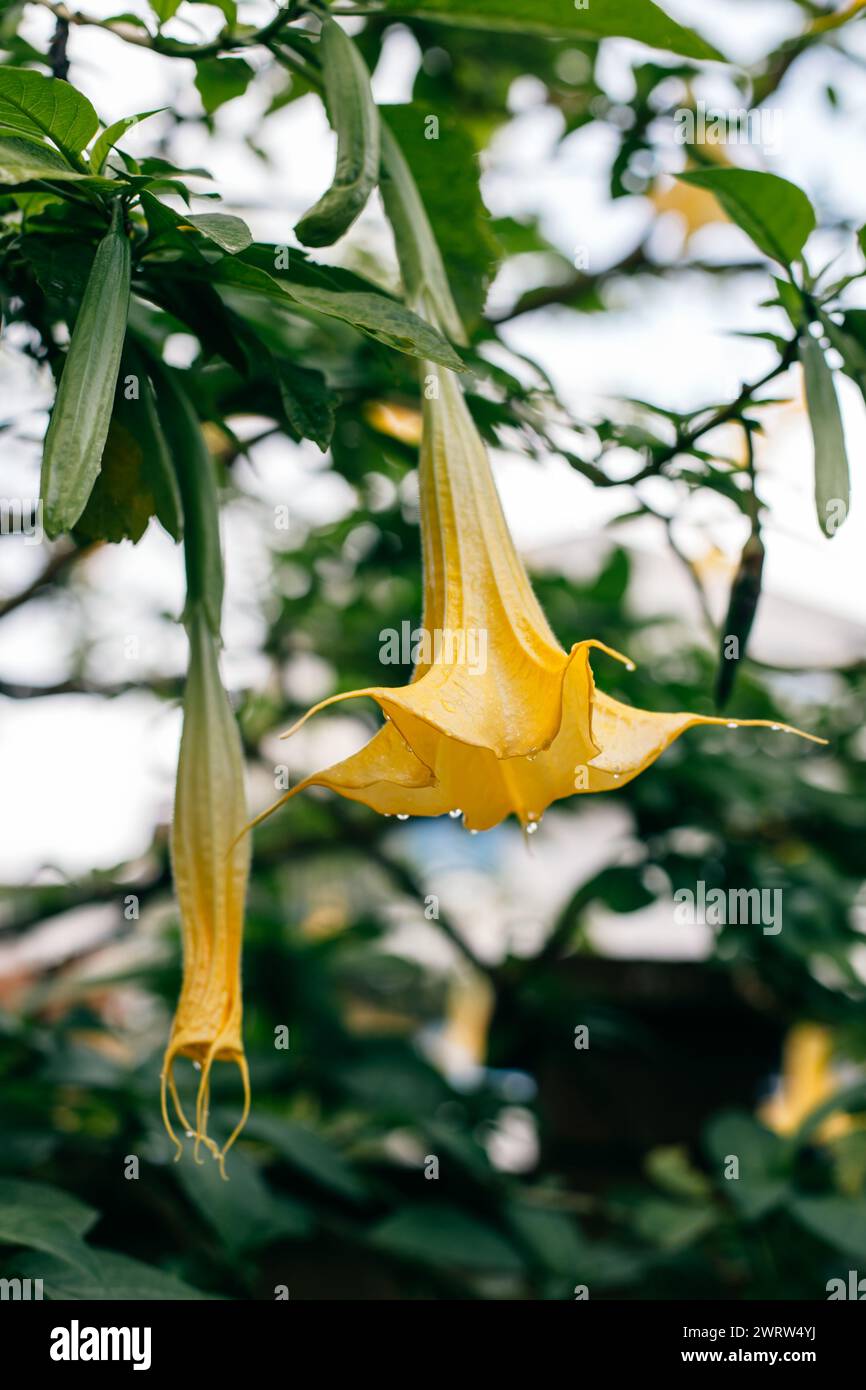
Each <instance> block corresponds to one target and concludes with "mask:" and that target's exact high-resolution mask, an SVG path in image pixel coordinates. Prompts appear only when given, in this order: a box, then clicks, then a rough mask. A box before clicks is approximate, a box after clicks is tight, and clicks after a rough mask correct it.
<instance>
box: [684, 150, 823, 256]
mask: <svg viewBox="0 0 866 1390" xmlns="http://www.w3.org/2000/svg"><path fill="white" fill-rule="evenodd" d="M677 177H678V178H679V179H680V180H681V181H682V182H683V183H690V184H693V185H694V186H695V187H696V188H706V189H708V190H709V192H710V193H713V194H715V196H716V197H717V198H718V200H719V202H720V203H721V205H722V207H723V208H724V209H725V212H726V213H727V214H728V216H729V217H730V218H731V219H732V221H734V222H736V224H737V226H738V227H740V228H741V229H742V230H743V231H744V232H745V233H746V235H747V236H749V237H751V239H752V241H753V242H754V243H755V245H756V246H757V247H758V248H759V250H761V251H763V252H764V254H765V255H766V256H769V257H770V258H771V260H774V261H780V262H781V263H782V265H790V264H791V262H792V261H796V260H798V259H799V257H800V255H801V253H802V250H803V247H804V246H805V244H806V240H807V238H808V236H809V234H810V233H811V232H812V231H814V228H815V209H814V208H813V207H812V204H811V203H810V202H809V199H808V198H807V197H806V194H805V193H804V192H803V190H802V189H801V188H798V187H797V185H796V184H795V183H789V181H788V180H787V179H781V178H779V176H778V174H764V173H761V172H760V171H759V170H756V169H696V170H694V171H693V172H692V173H689V174H678V175H677Z"/></svg>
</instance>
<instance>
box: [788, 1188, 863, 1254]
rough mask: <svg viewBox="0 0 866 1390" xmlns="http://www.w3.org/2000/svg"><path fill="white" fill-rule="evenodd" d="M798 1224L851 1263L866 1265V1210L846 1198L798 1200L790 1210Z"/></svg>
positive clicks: (806, 1198) (807, 1198) (805, 1198)
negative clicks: (842, 1254)
mask: <svg viewBox="0 0 866 1390" xmlns="http://www.w3.org/2000/svg"><path fill="white" fill-rule="evenodd" d="M788 1210H789V1211H790V1213H791V1215H792V1216H793V1218H794V1220H795V1221H798V1222H799V1223H800V1225H801V1226H804V1227H805V1228H806V1230H807V1231H811V1232H812V1234H813V1235H816V1236H818V1238H819V1239H820V1240H823V1241H825V1242H826V1244H827V1245H832V1246H834V1247H835V1248H836V1249H837V1250H841V1251H842V1252H843V1253H844V1254H846V1255H848V1256H850V1258H851V1259H852V1260H856V1261H859V1262H860V1263H861V1265H862V1264H863V1263H866V1210H864V1207H863V1203H862V1201H856V1200H851V1199H850V1198H847V1197H797V1198H795V1199H794V1201H793V1202H791V1204H790V1206H789V1207H788Z"/></svg>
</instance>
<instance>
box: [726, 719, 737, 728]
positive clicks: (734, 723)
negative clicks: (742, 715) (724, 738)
mask: <svg viewBox="0 0 866 1390" xmlns="http://www.w3.org/2000/svg"><path fill="white" fill-rule="evenodd" d="M736 727H737V721H736V719H729V720H728V728H729V729H736Z"/></svg>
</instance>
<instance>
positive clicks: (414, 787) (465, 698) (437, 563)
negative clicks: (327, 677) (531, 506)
mask: <svg viewBox="0 0 866 1390" xmlns="http://www.w3.org/2000/svg"><path fill="white" fill-rule="evenodd" d="M426 371H427V375H426V377H425V381H426V382H427V389H426V391H425V400H424V418H423V433H422V443H421V458H420V475H419V476H420V504H421V539H422V552H423V562H424V617H423V623H422V629H421V632H422V637H421V639H420V640H419V642H418V644H417V645H418V648H419V656H418V659H417V661H416V665H415V670H414V673H413V676H412V680H411V682H410V683H409V684H408V685H405V686H399V687H393V688H392V687H387V686H370V687H368V688H367V689H364V690H355V691H351V692H347V693H344V694H338V695H332V696H331V697H330V698H329V699H327V700H322V701H321V702H320V703H319V704H317V705H315V706H314V707H313V709H311V710H310V711H309V712H308V713H307V714H306V715H305V716H304V719H302V720H300V721H299V723H298V724H296V725H295V726H294V729H297V728H299V727H300V724H303V723H304V722H305V720H306V719H308V718H309V717H310V715H312V714H315V713H316V712H317V711H318V710H321V709H324V708H325V707H326V706H328V705H333V704H336V703H338V702H340V701H343V700H354V699H358V698H359V697H361V696H367V697H369V698H371V699H373V700H375V701H376V702H377V704H378V705H379V707H380V708H381V710H382V712H383V714H384V715H385V720H386V722H385V725H384V727H383V728H382V729H380V730H379V732H378V733H377V734H375V735H374V737H373V738H372V739H371V740H370V742H369V743H367V744H366V745H365V747H363V748H362V749H361V750H360V751H359V752H358V753H355V754H354V755H353V756H352V757H349V758H346V759H345V760H344V761H342V762H339V763H336V764H335V765H334V766H332V767H329V768H326V769H325V770H324V771H322V772H316V773H313V774H312V775H311V776H309V777H307V778H305V779H304V780H303V781H302V782H300V783H299V784H298V786H296V787H294V788H292V789H291V790H290V791H289V792H287V793H286V795H285V796H284V797H282V798H281V800H280V801H279V802H277V803H276V805H275V806H273V807H271V808H270V809H269V810H268V811H265V812H264V813H263V815H261V816H259V817H258V818H257V820H256V821H254V822H253V824H254V825H255V824H257V823H258V822H259V821H261V820H263V819H264V818H265V816H267V815H270V814H271V811H273V810H275V809H276V807H277V806H279V805H282V804H283V802H285V801H286V800H288V799H289V797H291V796H294V795H295V794H296V793H297V792H299V791H302V790H303V789H304V788H305V787H309V786H323V787H330V788H332V789H333V790H334V791H337V792H339V793H340V794H341V795H342V796H346V797H349V798H350V799H351V800H353V801H363V802H364V803H365V804H366V805H368V806H370V807H372V808H373V810H375V811H379V812H382V813H383V814H385V815H397V816H398V817H404V818H405V817H408V816H439V815H443V814H444V813H446V812H448V813H450V814H451V815H452V816H458V815H462V817H463V821H464V823H465V825H466V826H467V827H468V828H469V829H470V830H488V829H490V828H491V827H492V826H495V825H498V824H499V822H500V821H502V820H503V819H504V818H505V817H506V816H508V815H511V814H514V815H516V816H517V818H518V819H519V820H520V822H521V824H522V825H523V826H524V827H525V829H526V830H527V831H529V832H530V833H531V831H532V830H533V828H535V827H536V826H537V824H538V822H539V821H540V819H541V817H542V815H543V813H544V811H545V809H546V808H547V807H548V806H549V805H550V804H551V802H553V801H557V800H560V799H561V798H562V797H566V796H571V795H573V794H574V793H576V792H578V793H580V792H599V791H608V790H611V789H613V788H616V787H618V786H623V785H624V784H625V783H626V782H628V781H630V780H631V779H632V778H633V777H636V776H637V775H638V774H639V773H641V772H643V771H644V769H645V768H647V767H649V766H650V764H651V763H653V762H655V760H656V758H658V757H659V755H660V754H661V753H662V752H664V750H665V749H666V748H667V747H668V745H669V744H670V743H672V742H673V741H674V739H676V738H678V737H679V735H680V734H681V733H683V732H684V731H685V730H686V729H688V728H691V727H692V726H693V725H696V724H721V725H725V726H727V727H729V728H733V727H743V726H746V725H749V726H751V725H755V726H759V725H760V726H763V725H769V721H768V720H763V719H753V720H740V721H736V720H731V719H718V718H712V717H709V716H705V715H699V714H687V713H678V714H654V713H652V712H650V711H649V710H641V709H635V708H633V707H632V706H630V705H624V704H621V703H620V702H619V701H617V700H614V699H612V698H611V697H610V696H609V695H605V694H604V693H603V692H602V691H600V690H598V689H597V688H596V686H595V681H594V678H593V672H592V668H591V666H590V660H589V655H590V651H591V650H592V649H593V648H597V649H600V650H602V651H605V652H607V653H608V655H609V656H612V657H615V658H616V659H617V660H619V661H623V662H624V663H625V664H626V666H628V667H629V668H630V669H632V670H633V669H634V667H633V665H632V663H631V662H629V661H628V660H627V659H626V658H625V657H623V656H621V655H620V654H619V653H618V652H614V651H612V650H611V649H610V648H609V647H607V646H605V644H604V643H603V642H599V641H596V640H595V639H587V640H584V641H581V642H578V643H577V644H576V645H575V646H573V647H572V648H571V650H570V651H569V652H565V651H564V650H563V649H562V647H561V646H560V645H559V643H558V642H557V640H556V638H555V637H554V635H553V633H552V632H551V630H550V627H549V625H548V623H547V619H546V618H545V616H544V614H543V612H542V611H541V608H540V606H539V603H538V600H537V599H536V597H535V594H534V593H533V591H532V587H531V585H530V582H529V578H528V576H527V574H526V570H525V569H524V566H523V563H522V562H521V560H520V558H519V556H518V554H517V551H516V550H515V547H514V542H513V541H512V538H511V535H510V533H509V530H508V527H507V525H506V522H505V518H504V515H503V512H502V507H501V504H500V501H499V497H498V494H497V491H496V485H495V483H494V480H493V474H492V472H491V468H490V463H489V460H488V457H487V452H486V450H485V447H484V444H483V442H482V440H481V438H480V436H479V434H478V431H477V430H476V428H475V425H474V423H473V420H472V417H471V415H470V414H469V410H468V408H467V406H466V402H465V400H464V398H463V393H462V390H461V387H460V384H459V382H458V380H457V378H456V376H455V375H454V374H453V373H451V372H448V371H446V370H442V371H440V372H438V373H437V372H435V371H434V369H433V368H430V367H428V368H427V369H426ZM771 727H772V728H774V729H786V730H787V731H788V732H790V733H800V731H799V730H797V729H791V728H790V727H789V726H788V725H783V724H773V725H772V726H771ZM294 729H291V730H289V734H291V733H293V732H294ZM285 737H288V735H285ZM801 737H803V738H811V735H809V734H802V735H801ZM813 741H814V742H821V740H820V739H815V740H813Z"/></svg>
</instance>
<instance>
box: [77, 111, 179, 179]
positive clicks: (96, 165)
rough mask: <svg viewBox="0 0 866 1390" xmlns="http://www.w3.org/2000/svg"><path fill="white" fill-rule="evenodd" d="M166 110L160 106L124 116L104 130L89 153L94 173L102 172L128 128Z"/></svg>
mask: <svg viewBox="0 0 866 1390" xmlns="http://www.w3.org/2000/svg"><path fill="white" fill-rule="evenodd" d="M164 110H165V107H164V106H158V107H156V108H155V109H154V110H153V111H140V112H139V113H138V115H137V116H124V117H123V119H122V120H119V121H115V122H114V123H113V125H110V126H108V127H107V129H106V130H103V132H102V134H101V135H99V136H97V138H96V140H95V141H94V143H93V148H92V149H91V150H90V154H89V158H90V167H91V169H92V170H93V171H94V173H96V174H101V173H102V170H103V167H104V165H105V161H106V159H107V158H108V156H109V154H110V152H111V151H112V150H113V149H114V146H115V145H116V144H117V142H118V140H122V139H123V137H124V135H125V134H126V132H127V131H128V130H130V129H131V128H132V127H133V126H134V125H138V124H139V122H140V121H146V120H147V119H148V117H150V116H158V115H159V113H160V111H164Z"/></svg>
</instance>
